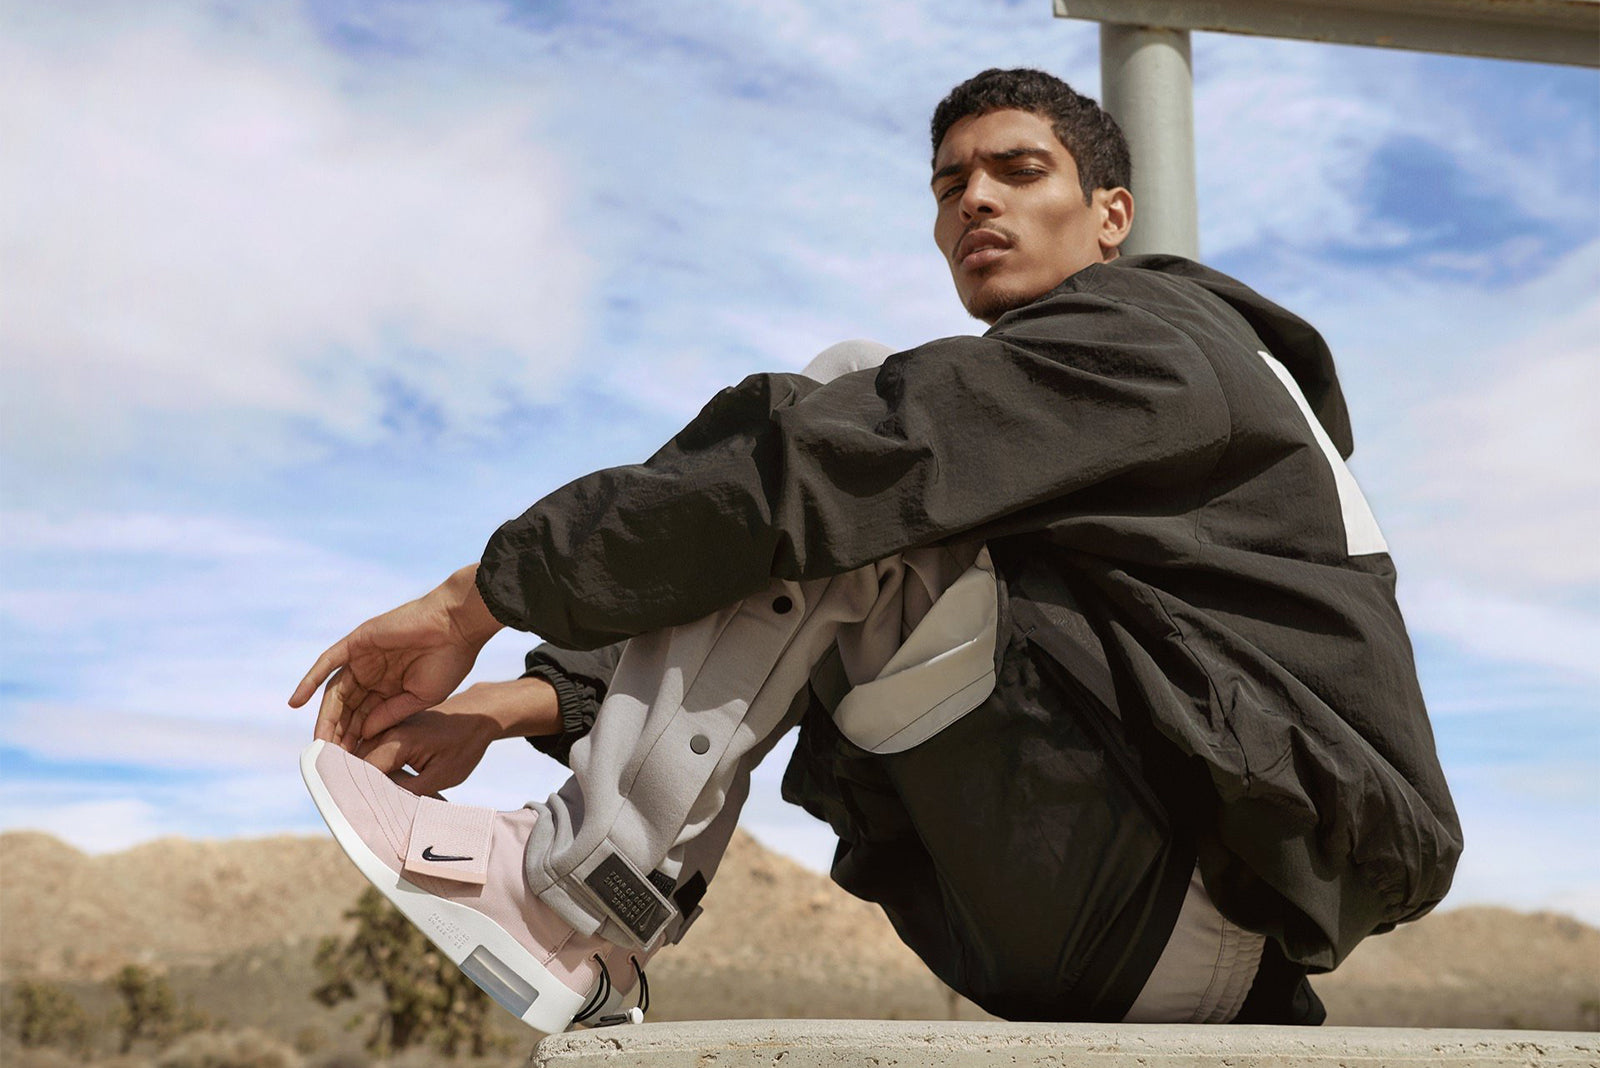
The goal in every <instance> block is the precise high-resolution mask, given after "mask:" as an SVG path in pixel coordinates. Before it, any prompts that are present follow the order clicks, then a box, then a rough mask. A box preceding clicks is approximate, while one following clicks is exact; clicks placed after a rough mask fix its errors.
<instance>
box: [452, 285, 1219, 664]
mask: <svg viewBox="0 0 1600 1068" xmlns="http://www.w3.org/2000/svg"><path fill="white" fill-rule="evenodd" d="M1029 313H1030V314H1029V315H1027V316H1023V317H1012V321H1010V322H1009V323H1007V322H1005V321H1003V323H1002V326H1003V328H999V327H997V328H996V329H995V330H992V331H990V333H989V334H987V335H985V336H983V337H955V338H947V339H944V340H941V341H935V342H931V343H929V344H927V345H923V346H921V347H919V348H916V349H912V350H909V351H907V352H902V353H898V354H896V355H894V356H891V357H889V359H888V360H887V361H885V363H884V364H883V366H882V367H881V368H877V369H868V370H863V371H858V372H855V373H852V374H847V375H843V376H841V377H839V378H836V379H834V380H832V381H831V382H828V383H827V384H825V385H823V384H819V383H817V382H814V381H812V380H810V379H807V378H804V377H802V376H799V375H789V374H761V375H752V376H751V377H749V378H746V379H745V380H744V381H743V382H741V383H740V384H739V385H737V386H734V387H732V388H729V389H725V390H723V391H722V392H721V393H719V394H717V396H716V397H714V398H713V399H712V400H711V402H710V403H709V404H708V405H707V406H706V407H705V409H704V410H703V411H701V413H700V414H699V415H698V416H697V417H696V418H695V419H694V421H693V422H691V423H690V424H689V425H688V426H687V427H685V428H684V429H683V431H682V432H680V433H679V434H678V435H677V436H676V437H674V438H673V439H672V440H671V441H670V442H668V443H667V444H666V445H665V446H664V447H663V448H662V449H661V450H660V451H658V452H657V453H656V454H655V455H654V456H652V457H650V459H649V460H647V461H645V462H644V463H642V464H637V465H633V466H627V467H616V468H610V469H607V470H604V471H599V472H596V473H594V474H592V475H588V476H586V477H584V478H580V479H577V480H576V481H574V482H571V483H569V484H567V485H566V486H564V487H562V488H561V489H559V490H557V491H555V492H554V493H552V494H550V495H549V496H548V497H546V498H544V499H543V500H541V501H539V502H538V503H537V504H535V505H534V506H533V507H532V508H530V509H528V511H526V512H525V513H523V514H522V515H521V516H520V517H518V518H516V519H513V520H511V521H510V522H508V523H506V524H505V525H504V526H502V527H501V528H500V529H499V530H498V531H497V532H496V533H495V535H494V536H493V537H492V538H491V539H490V541H489V544H488V547H487V549H486V550H485V552H484V554H483V559H482V563H481V566H480V568H479V571H478V587H479V591H480V592H481V593H482V595H483V598H484V601H485V602H486V603H487V605H488V606H489V608H490V610H491V611H492V612H493V613H494V615H495V616H496V617H497V618H498V619H499V620H500V621H501V622H502V623H505V624H507V625H508V626H511V627H515V628H518V629H522V630H529V631H533V632H535V633H537V634H539V635H541V636H543V637H544V638H546V639H548V640H549V641H552V642H556V643H557V644H559V645H562V646H566V647H571V648H594V647H597V646H601V645H606V644H609V643H612V642H616V641H619V640H621V639H624V638H627V637H630V636H632V635H634V634H639V633H643V632H645V631H647V630H653V629H658V628H661V627H666V626H675V625H678V624H682V623H686V622H688V621H690V620H694V619H698V618H700V617H702V616H704V615H706V614H708V613H709V612H711V611H713V610H715V609H716V608H718V607H721V606H723V605H727V604H731V603H733V602H734V601H737V600H741V599H743V598H745V597H748V596H750V595H752V594H754V593H755V592H757V591H758V590H760V589H761V588H762V587H763V586H765V585H766V584H767V583H768V582H769V581H770V580H771V579H772V578H775V577H776V578H785V579H802V580H803V579H812V578H821V577H825V576H828V575H834V574H839V573H842V572H844V571H848V570H851V569H853V568H856V567H860V566H863V565H865V564H868V563H871V562H873V561H876V560H879V559H882V558H884V557H887V556H889V555H892V554H894V553H897V552H901V551H903V550H905V549H908V548H911V547H913V546H917V545H924V544H930V543H933V542H936V541H939V540H942V539H945V538H948V537H952V536H956V535H963V534H968V535H971V536H977V537H982V536H991V535H992V534H993V533H996V532H1003V531H1004V529H1005V528H1006V527H1007V525H1008V523H1012V522H1017V521H1020V520H1025V519H1026V514H1027V513H1028V512H1029V510H1031V509H1035V508H1037V507H1039V506H1041V505H1043V504H1045V503H1047V502H1055V501H1058V500H1059V499H1061V498H1070V497H1071V495H1073V494H1077V493H1080V492H1081V491H1083V490H1085V489H1087V488H1089V487H1094V486H1097V485H1100V484H1102V483H1106V482H1109V481H1113V480H1123V481H1129V480H1131V483H1130V484H1133V485H1134V486H1135V488H1136V483H1137V482H1138V480H1140V479H1153V480H1155V481H1157V482H1167V481H1168V480H1169V479H1170V480H1173V481H1181V480H1183V479H1185V478H1187V479H1190V480H1193V479H1194V478H1196V477H1197V475H1196V471H1195V465H1196V464H1202V465H1204V469H1209V464H1210V463H1211V462H1212V461H1213V460H1214V458H1215V455H1216V454H1217V452H1218V451H1219V450H1220V447H1221V443H1222V442H1224V441H1225V439H1226V436H1227V431H1228V416H1227V409H1226V404H1225V402H1224V401H1223V399H1222V396H1221V390H1220V387H1219V386H1218V384H1217V380H1216V378H1215V376H1214V374H1213V373H1212V371H1211V367H1210V365H1209V363H1207V361H1206V359H1205V357H1204V356H1203V355H1202V354H1201V353H1200V351H1199V350H1198V349H1197V348H1196V347H1195V345H1194V344H1193V342H1192V341H1191V340H1190V339H1189V338H1188V336H1187V335H1185V334H1184V333H1183V332H1181V331H1180V330H1178V329H1176V328H1174V327H1172V326H1170V325H1168V324H1167V323H1165V322H1164V321H1163V320H1161V319H1160V318H1158V317H1156V316H1154V315H1151V314H1150V313H1148V312H1144V311H1141V310H1139V309H1137V308H1135V307H1133V306H1131V305H1127V304H1124V303H1122V302H1119V301H1115V300H1111V299H1107V298H1103V297H1099V296H1094V295H1087V294H1083V293H1066V294H1060V295H1057V296H1053V297H1051V298H1049V299H1047V300H1045V301H1041V302H1039V303H1037V304H1035V305H1032V306H1030V309H1029ZM1203 473H1204V470H1202V471H1201V472H1200V474H1203Z"/></svg>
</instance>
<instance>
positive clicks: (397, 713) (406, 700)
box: [355, 693, 428, 738]
mask: <svg viewBox="0 0 1600 1068" xmlns="http://www.w3.org/2000/svg"><path fill="white" fill-rule="evenodd" d="M427 707H428V706H427V704H426V703H425V702H424V701H423V700H422V698H420V697H418V696H417V695H416V694H411V693H397V694H395V695H394V696H393V697H390V698H388V699H386V700H383V701H379V702H377V703H376V704H374V705H372V706H371V707H369V708H365V709H363V710H362V711H363V712H365V715H364V716H362V718H361V721H360V722H359V723H357V724H355V727H356V736H357V737H359V738H376V737H377V736H378V735H380V734H382V733H383V732H384V731H386V730H388V729H389V728H390V727H393V726H394V725H395V724H397V723H399V722H401V721H402V720H406V719H410V718H411V717H412V716H414V715H416V714H417V713H418V712H421V711H422V710H423V709H424V708H427Z"/></svg>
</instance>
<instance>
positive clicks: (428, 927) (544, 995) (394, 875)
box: [300, 740, 588, 1034]
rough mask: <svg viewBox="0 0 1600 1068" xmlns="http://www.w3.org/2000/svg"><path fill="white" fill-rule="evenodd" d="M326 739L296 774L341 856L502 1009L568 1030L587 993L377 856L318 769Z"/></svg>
mask: <svg viewBox="0 0 1600 1068" xmlns="http://www.w3.org/2000/svg"><path fill="white" fill-rule="evenodd" d="M326 744H327V743H325V742H323V741H321V740H318V741H314V742H312V743H311V744H310V745H309V746H307V747H306V749H305V751H304V752H302V753H301V754H300V775H301V777H302V778H303V779H305V781H306V788H307V789H309V790H310V791H311V799H312V800H313V801H315V802H316V803H317V811H319V812H321V813H322V818H323V820H324V821H326V822H327V824H328V829H329V830H330V831H332V832H333V837H334V839H335V840H336V841H337V842H338V843H339V846H340V848H342V849H343V850H344V852H345V855H346V856H348V857H349V858H350V859H351V861H353V862H354V863H355V866H356V867H357V868H359V869H360V871H361V874H362V875H365V876H366V877H367V881H368V882H370V883H372V885H373V886H375V887H377V888H378V891H379V892H380V893H382V894H383V896H384V897H386V898H388V899H389V900H390V901H391V902H393V904H394V906H395V908H397V909H399V910H400V912H401V914H402V915H404V916H405V918H406V919H408V920H410V921H411V922H412V923H413V924H415V925H416V926H417V928H418V929H419V930H420V931H422V933H423V934H424V935H426V936H427V938H428V941H430V942H432V943H433V944H434V945H435V946H437V947H438V948H439V951H440V952H441V953H443V954H444V955H445V956H446V957H448V958H449V959H450V963H452V964H454V965H455V966H456V967H458V968H460V969H461V970H462V972H464V973H465V974H466V976H467V978H469V979H471V980H472V981H473V982H474V983H476V984H477V985H478V986H479V987H481V988H482V989H483V991H484V993H486V994H488V995H489V996H490V997H491V998H493V999H494V1000H495V1001H496V1002H497V1003H498V1004H499V1005H500V1006H501V1007H502V1008H504V1009H505V1010H506V1011H507V1012H509V1013H511V1015H513V1016H515V1017H516V1018H517V1019H519V1020H521V1021H522V1022H523V1023H525V1024H527V1025H528V1026H529V1027H532V1028H534V1029H536V1030H539V1031H543V1032H544V1033H546V1034H555V1033H557V1032H560V1031H565V1030H566V1029H567V1028H568V1027H569V1026H570V1025H571V1023H572V1018H573V1017H574V1016H575V1015H577V1013H578V1012H579V1010H581V1009H582V1008H583V1006H584V1004H585V1002H587V1001H588V998H587V997H585V996H584V995H583V994H578V993H575V992H574V991H573V990H572V988H571V987H569V986H567V985H566V984H565V983H563V982H562V981H561V980H559V979H557V978H556V977H555V976H554V975H551V974H550V972H549V971H547V970H546V969H545V966H544V965H543V964H542V963H540V961H539V960H538V959H537V958H535V957H534V956H533V954H531V953H529V952H528V950H527V949H526V948H525V947H524V946H523V945H522V943H520V942H518V941H517V940H516V939H515V938H513V937H512V936H511V934H510V933H509V932H507V931H506V930H505V928H503V927H501V926H500V925H499V924H497V923H495V922H494V921H493V920H491V919H489V918H488V917H487V916H485V915H484V914H483V913H481V912H479V911H477V910H476V909H473V908H470V907H468V906H466V905H462V904H459V903H457V902H454V901H449V900H446V899H445V898H442V897H436V896H435V895H433V894H430V893H428V892H427V891H426V890H423V889H422V888H421V887H418V886H416V885H414V884H412V883H409V882H407V881H406V880H405V879H404V878H402V877H401V875H400V873H399V872H397V871H395V870H394V869H393V868H391V867H390V866H389V865H388V864H385V863H384V862H383V861H382V860H380V859H379V858H378V855H377V854H376V853H374V852H373V851H372V850H371V849H370V848H369V847H368V846H367V844H366V843H365V842H364V841H362V840H361V836H360V835H359V834H357V833H356V831H355V828H354V827H352V826H351V825H350V821H349V820H347V819H345V818H344V814H343V813H341V812H340V811H339V808H338V806H337V805H335V804H334V803H333V797H332V795H331V794H329V793H328V787H327V785H326V784H325V783H324V782H323V781H322V776H320V775H318V774H317V756H318V754H320V753H321V752H322V747H323V746H324V745H326Z"/></svg>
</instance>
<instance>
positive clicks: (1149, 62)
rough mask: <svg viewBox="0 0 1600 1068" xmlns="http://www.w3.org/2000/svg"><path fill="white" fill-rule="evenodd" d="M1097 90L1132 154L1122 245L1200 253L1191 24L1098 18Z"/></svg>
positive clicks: (1193, 255) (1133, 250) (1142, 249)
mask: <svg viewBox="0 0 1600 1068" xmlns="http://www.w3.org/2000/svg"><path fill="white" fill-rule="evenodd" d="M1100 92H1101V94H1102V102H1103V103H1104V105H1105V108H1106V110H1107V111H1109V112H1111V115H1112V117H1113V118H1115V119H1116V120H1117V123H1118V124H1119V125H1120V126H1121V127H1122V131H1123V133H1125V134H1127V135H1128V148H1129V151H1130V152H1131V153H1132V154H1133V205H1134V213H1133V220H1134V221H1133V232H1132V233H1130V234H1129V235H1128V240H1127V242H1126V243H1125V244H1124V245H1123V246H1122V250H1123V251H1124V252H1126V253H1140V252H1172V253H1176V254H1177V255H1179V256H1187V257H1189V258H1190V259H1196V258H1198V257H1199V255H1200V226H1199V211H1198V208H1197V205H1196V198H1195V168H1194V76H1193V73H1192V71H1191V68H1190V60H1189V31H1188V30H1164V29H1155V28H1151V27H1146V26H1120V25H1117V24H1115V23H1110V22H1102V23H1101V24H1100Z"/></svg>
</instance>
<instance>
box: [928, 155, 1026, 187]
mask: <svg viewBox="0 0 1600 1068" xmlns="http://www.w3.org/2000/svg"><path fill="white" fill-rule="evenodd" d="M1029 156H1034V157H1038V158H1040V159H1049V158H1050V150H1049V149H1048V148H1038V147H1034V148H1028V147H1018V148H1004V149H1001V150H1000V151H998V152H985V153H983V154H982V158H983V159H986V160H992V161H994V162H996V163H1006V162H1008V161H1010V160H1014V159H1024V158H1026V157H1029ZM962 166H963V165H962V164H960V163H952V164H950V165H949V166H946V167H940V168H939V169H938V170H936V171H934V172H933V177H932V178H929V179H928V184H929V185H933V184H934V183H935V182H937V181H938V180H939V179H941V178H948V177H950V176H951V175H953V174H960V173H961V170H962Z"/></svg>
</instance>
